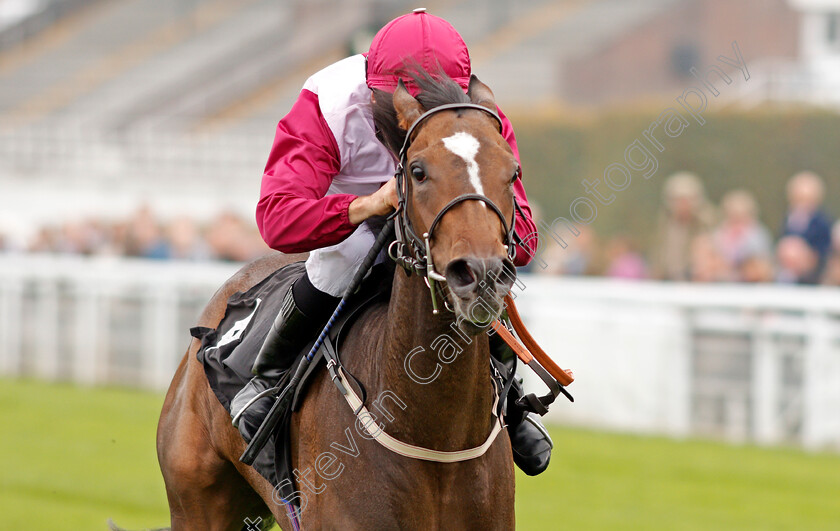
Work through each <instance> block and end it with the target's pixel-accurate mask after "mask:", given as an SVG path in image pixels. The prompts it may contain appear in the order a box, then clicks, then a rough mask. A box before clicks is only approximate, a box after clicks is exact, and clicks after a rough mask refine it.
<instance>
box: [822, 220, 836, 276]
mask: <svg viewBox="0 0 840 531" xmlns="http://www.w3.org/2000/svg"><path fill="white" fill-rule="evenodd" d="M823 284H826V285H828V286H840V221H837V222H835V223H834V229H833V230H832V231H831V254H830V256H829V258H828V263H827V264H826V268H825V277H824V278H823Z"/></svg>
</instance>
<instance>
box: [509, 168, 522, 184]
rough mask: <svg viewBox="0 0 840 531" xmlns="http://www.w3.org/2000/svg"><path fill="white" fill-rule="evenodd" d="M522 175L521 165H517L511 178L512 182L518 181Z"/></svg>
mask: <svg viewBox="0 0 840 531" xmlns="http://www.w3.org/2000/svg"><path fill="white" fill-rule="evenodd" d="M520 175H522V168H520V167H519V166H517V167H516V171H514V172H513V177H511V178H510V184H513V183H515V182H516V179H519V176H520Z"/></svg>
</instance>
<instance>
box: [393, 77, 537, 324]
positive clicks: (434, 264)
mask: <svg viewBox="0 0 840 531" xmlns="http://www.w3.org/2000/svg"><path fill="white" fill-rule="evenodd" d="M435 82H436V83H437V84H438V85H437V87H438V88H440V87H441V86H442V85H446V84H447V83H448V84H449V85H450V86H449V87H448V89H449V93H450V99H452V100H454V101H450V102H449V103H448V104H444V105H437V106H436V107H441V108H440V109H439V110H437V111H435V112H432V113H429V112H428V111H430V110H431V109H434V107H431V106H430V107H431V109H429V108H426V107H425V106H424V104H423V103H422V102H423V101H424V94H423V93H421V94H420V95H418V97H417V98H415V97H413V96H412V95H411V94H410V93H409V91H408V90H407V89H406V88H405V86H404V85H403V84H402V82H400V84H399V85H398V87H397V89H396V91H395V92H394V95H393V108H394V110H395V111H396V118H397V123H398V125H399V127H400V128H401V129H402V130H403V131H404V132H405V134H406V135H407V138H406V142H405V143H404V146H403V153H402V154H401V159H402V165H403V167H402V172H403V179H402V181H403V183H402V189H401V193H402V196H403V201H404V204H403V205H401V208H403V209H404V213H403V216H404V219H405V220H406V221H405V224H407V225H409V226H410V227H411V228H412V229H413V232H414V233H416V234H418V235H420V234H422V235H423V237H424V238H425V239H426V240H427V242H426V249H425V251H426V256H425V260H426V261H427V262H428V268H429V269H430V271H429V272H427V275H428V279H427V280H429V279H431V280H439V281H440V280H443V279H441V278H433V275H438V274H439V273H437V272H436V271H435V269H436V270H437V271H439V272H440V273H442V275H443V278H445V285H446V288H445V290H444V295H445V297H446V299H447V304H448V306H449V307H450V308H451V309H452V310H453V311H454V312H455V315H456V318H457V320H458V321H459V322H460V323H462V328H463V329H464V330H465V331H467V332H469V333H473V334H475V333H478V332H480V331H481V330H484V329H485V328H487V326H489V325H490V324H491V323H492V321H493V320H494V319H496V318H498V317H499V314H500V313H501V311H502V309H503V298H504V296H505V295H506V294H507V293H508V292H509V291H510V288H511V286H512V284H513V281H514V279H515V276H516V270H515V268H514V265H513V262H512V256H513V254H512V253H513V247H514V246H513V243H512V241H511V239H512V234H513V221H514V209H515V197H514V192H513V183H514V182H515V181H516V179H517V178H518V177H519V173H520V171H519V163H518V162H517V160H516V157H515V156H514V154H513V151H512V150H511V148H510V145H509V144H508V142H507V141H506V140H505V138H504V137H503V136H502V133H501V121H500V120H499V118H498V116H497V115H496V112H497V111H496V104H495V100H494V96H493V93H492V92H491V91H490V89H489V88H488V87H487V86H486V85H484V84H483V83H482V82H481V81H479V80H478V78H477V77H475V76H473V77H472V78H471V80H470V85H469V90H468V92H467V94H466V95H465V94H464V93H463V91H462V90H461V89H460V87H458V86H457V85H456V84H455V83H454V82H452V81H451V80H449V79H447V78H444V79H435ZM426 86H427V87H428V86H429V79H428V78H427V79H426ZM453 86H454V87H456V89H457V90H452V87H453ZM421 88H422V85H421ZM412 126H413V127H412ZM433 289H434V288H433ZM433 296H434V293H433Z"/></svg>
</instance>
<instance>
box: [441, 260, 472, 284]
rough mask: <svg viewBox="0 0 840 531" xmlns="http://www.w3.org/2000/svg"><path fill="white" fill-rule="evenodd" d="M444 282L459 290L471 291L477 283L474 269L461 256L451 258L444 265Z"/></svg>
mask: <svg viewBox="0 0 840 531" xmlns="http://www.w3.org/2000/svg"><path fill="white" fill-rule="evenodd" d="M446 282H447V284H449V285H450V287H452V288H453V289H456V290H459V291H462V290H463V291H471V290H472V288H473V287H475V286H476V284H477V283H478V282H477V280H476V276H475V271H474V270H473V268H472V267H470V264H469V262H467V260H465V259H463V258H458V259H456V260H452V261H451V262H449V265H447V266H446Z"/></svg>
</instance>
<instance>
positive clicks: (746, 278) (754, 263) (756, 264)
mask: <svg viewBox="0 0 840 531" xmlns="http://www.w3.org/2000/svg"><path fill="white" fill-rule="evenodd" d="M737 275H738V278H739V279H740V280H741V282H752V283H756V282H773V281H775V280H776V268H775V267H774V265H773V261H772V259H771V258H770V257H761V256H753V257H751V258H747V259H746V260H744V262H743V263H742V264H741V266H740V267H739V268H738V271H737Z"/></svg>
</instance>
